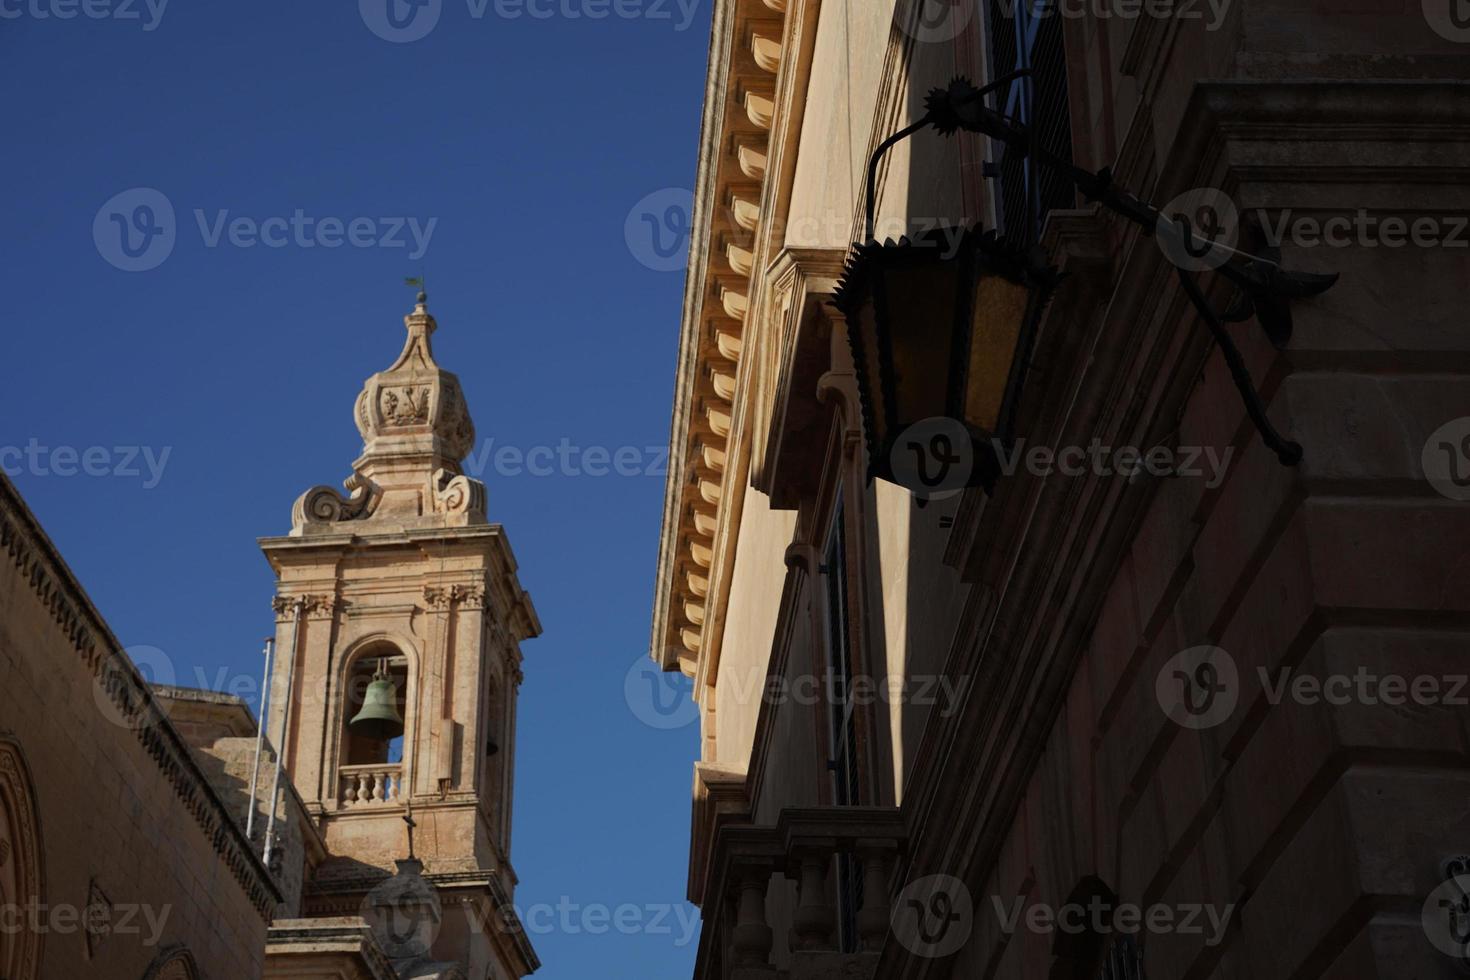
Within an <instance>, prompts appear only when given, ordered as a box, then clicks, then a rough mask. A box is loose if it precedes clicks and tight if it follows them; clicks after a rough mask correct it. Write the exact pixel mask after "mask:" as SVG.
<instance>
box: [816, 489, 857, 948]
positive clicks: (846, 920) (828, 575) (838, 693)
mask: <svg viewBox="0 0 1470 980" xmlns="http://www.w3.org/2000/svg"><path fill="white" fill-rule="evenodd" d="M846 532H847V527H846V513H845V511H844V508H843V506H842V503H841V501H839V502H838V504H837V507H836V510H835V513H834V514H833V517H832V530H831V532H830V533H829V535H828V538H827V547H826V549H825V551H824V553H823V556H822V571H823V578H824V581H825V583H826V590H827V705H828V713H827V717H828V739H829V742H830V744H831V746H832V758H831V760H830V761H829V762H828V768H829V769H830V770H831V773H832V802H833V803H834V804H836V805H837V806H855V805H857V804H858V803H860V802H861V799H860V793H859V776H858V758H857V744H856V743H857V715H856V712H855V710H854V707H855V706H854V704H853V697H852V687H853V684H852V677H853V673H852V642H851V633H850V630H849V622H850V620H849V612H850V610H849V608H848V601H847V586H848V582H847V540H846ZM861 880H862V875H861V869H860V868H859V866H858V862H857V859H856V858H855V857H854V856H853V855H851V854H848V853H845V852H844V853H842V854H839V855H838V857H837V912H838V915H837V933H838V943H839V946H840V948H841V949H842V951H843V952H855V951H856V950H857V945H858V936H857V913H858V909H859V908H860V907H861Z"/></svg>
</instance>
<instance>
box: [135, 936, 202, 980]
mask: <svg viewBox="0 0 1470 980" xmlns="http://www.w3.org/2000/svg"><path fill="white" fill-rule="evenodd" d="M198 978H199V967H198V965H197V964H195V962H194V954H192V953H190V952H189V951H188V950H187V949H185V948H184V947H183V946H177V945H176V946H170V947H168V948H167V949H165V950H164V951H163V952H161V953H159V954H158V956H156V957H155V958H154V960H153V962H152V963H151V964H149V967H148V971H147V972H146V973H144V974H143V980H198Z"/></svg>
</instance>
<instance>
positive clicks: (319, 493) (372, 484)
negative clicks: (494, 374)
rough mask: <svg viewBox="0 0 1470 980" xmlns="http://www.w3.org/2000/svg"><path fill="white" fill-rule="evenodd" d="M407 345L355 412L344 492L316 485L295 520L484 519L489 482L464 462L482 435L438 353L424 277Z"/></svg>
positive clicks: (408, 323) (299, 524)
mask: <svg viewBox="0 0 1470 980" xmlns="http://www.w3.org/2000/svg"><path fill="white" fill-rule="evenodd" d="M410 281H411V282H414V283H415V284H416V285H418V286H419V293H418V298H417V302H416V303H415V305H414V308H413V311H412V312H411V313H409V314H408V315H407V316H405V317H404V318H403V325H404V327H406V328H407V330H408V337H407V338H406V339H405V341H404V345H403V351H402V352H401V353H400V354H399V355H398V359H397V360H396V361H394V362H393V364H392V365H391V366H390V367H389V368H388V369H387V370H384V371H379V372H378V373H377V374H374V375H373V376H372V377H370V378H368V379H367V382H366V383H365V384H364V385H363V389H362V392H361V394H359V395H358V396H357V404H356V407H355V409H354V411H353V416H354V420H355V421H356V422H357V429H358V431H359V432H360V433H362V442H363V446H362V455H361V456H359V457H358V458H357V460H356V461H355V462H354V463H353V464H352V476H350V477H349V478H348V480H347V483H346V487H347V489H348V490H349V491H351V493H352V495H351V497H343V496H342V495H341V494H340V493H338V492H337V491H336V490H334V489H332V488H330V487H314V488H312V490H310V491H308V492H307V493H306V494H304V495H303V496H302V498H301V499H299V500H298V501H297V505H296V507H295V508H294V510H293V522H292V523H293V525H294V526H295V527H296V528H298V529H299V528H303V527H305V526H306V525H308V524H328V525H330V524H334V523H337V522H339V521H342V520H363V519H368V518H370V517H372V516H374V515H375V514H376V515H378V516H380V517H388V518H391V519H392V520H394V521H398V522H403V521H415V520H428V521H440V522H442V521H444V520H451V521H454V522H457V523H463V522H471V523H473V522H475V521H483V520H484V499H485V487H484V484H482V483H480V482H479V481H478V480H473V479H471V478H469V477H467V476H465V475H464V473H463V470H462V467H461V465H460V464H461V462H462V461H463V460H464V458H465V457H466V456H468V455H469V453H470V450H471V449H472V448H473V446H474V442H475V425H474V422H473V421H471V419H470V412H469V407H468V406H467V405H466V404H465V399H464V393H463V391H462V390H461V388H460V385H459V379H458V378H457V377H455V376H454V375H453V374H452V373H450V372H448V371H446V370H444V369H443V368H441V367H440V366H439V364H438V363H437V362H436V361H435V360H434V349H433V345H432V343H431V340H430V338H431V337H432V336H433V334H434V331H435V330H437V329H438V324H437V323H436V322H435V320H434V317H433V316H432V315H430V313H429V309H428V299H429V297H428V294H427V292H426V291H425V290H424V288H423V285H422V283H421V282H419V281H417V280H410Z"/></svg>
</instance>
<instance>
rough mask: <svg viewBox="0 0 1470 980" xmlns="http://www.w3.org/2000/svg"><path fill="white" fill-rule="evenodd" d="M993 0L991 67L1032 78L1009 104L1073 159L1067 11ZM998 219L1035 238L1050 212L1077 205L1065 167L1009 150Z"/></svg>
mask: <svg viewBox="0 0 1470 980" xmlns="http://www.w3.org/2000/svg"><path fill="white" fill-rule="evenodd" d="M985 2H988V3H989V8H990V9H989V14H990V16H989V19H988V26H989V29H990V65H991V71H990V74H991V76H992V77H993V78H999V77H1001V76H1003V75H1006V74H1009V73H1010V72H1013V71H1017V70H1019V69H1023V68H1024V69H1028V70H1029V71H1030V72H1031V74H1030V76H1029V77H1027V78H1024V79H1022V80H1021V81H1018V82H1017V83H1015V84H1013V85H1011V86H1010V87H1009V89H1008V95H1007V96H1006V103H1005V105H1004V106H1002V107H1001V108H1002V110H1003V111H1004V112H1005V114H1006V115H1008V116H1010V117H1011V118H1012V119H1015V120H1016V121H1018V122H1021V123H1023V124H1025V125H1026V126H1027V127H1028V128H1030V130H1031V131H1032V133H1033V134H1034V135H1035V138H1036V141H1037V142H1038V143H1039V144H1040V145H1041V146H1043V147H1045V148H1046V149H1047V150H1049V151H1050V152H1052V153H1055V154H1056V155H1057V156H1059V157H1061V158H1062V159H1064V160H1069V161H1070V160H1071V159H1072V122H1071V118H1072V117H1071V110H1070V108H1069V103H1068V100H1067V63H1066V54H1065V52H1064V51H1063V47H1062V18H1061V16H1059V15H1058V13H1057V11H1056V10H1055V9H1054V6H1053V0H985ZM998 179H999V186H998V187H997V188H996V191H997V193H996V203H997V209H998V211H999V213H998V214H997V215H996V221H997V223H998V224H999V225H1000V227H1001V229H1002V231H1004V233H1005V235H1006V237H1007V238H1010V239H1011V240H1013V241H1015V242H1018V243H1022V244H1029V243H1031V242H1034V241H1035V240H1036V239H1037V238H1038V237H1039V236H1040V234H1041V227H1042V225H1043V224H1045V222H1046V215H1047V212H1049V211H1051V210H1052V209H1053V208H1070V207H1073V206H1074V205H1075V204H1076V194H1075V191H1074V190H1073V188H1072V185H1071V183H1070V182H1069V181H1068V180H1067V179H1066V177H1064V176H1063V175H1062V174H1060V173H1057V172H1056V171H1054V170H1050V169H1048V168H1044V167H1038V166H1036V164H1035V163H1034V162H1033V161H1032V160H1030V159H1028V158H1025V157H1021V156H1019V155H1018V154H1016V153H1014V152H1013V151H1011V150H1006V151H1005V152H1004V153H1003V154H1002V156H1001V160H1000V173H999V178H998Z"/></svg>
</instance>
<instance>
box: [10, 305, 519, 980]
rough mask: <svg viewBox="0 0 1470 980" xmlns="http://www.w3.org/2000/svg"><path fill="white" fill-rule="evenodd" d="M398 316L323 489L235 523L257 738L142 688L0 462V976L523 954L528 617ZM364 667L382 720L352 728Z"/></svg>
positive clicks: (212, 712)
mask: <svg viewBox="0 0 1470 980" xmlns="http://www.w3.org/2000/svg"><path fill="white" fill-rule="evenodd" d="M405 325H406V327H407V334H408V336H407V338H406V340H405V343H404V347H403V351H402V353H401V354H400V355H399V358H398V360H397V361H395V362H394V363H393V364H392V366H390V367H389V368H388V369H387V370H385V371H382V372H379V373H378V374H376V375H374V376H373V377H372V378H370V379H368V382H367V384H366V386H365V388H364V390H363V393H362V395H361V397H360V398H359V399H358V402H357V405H356V408H355V410H354V416H355V418H356V421H357V423H358V427H359V429H360V431H361V433H362V436H363V441H364V448H363V454H362V456H361V457H360V458H359V459H358V460H357V461H356V462H355V463H354V464H353V468H352V473H351V476H350V477H349V478H348V480H347V481H346V489H347V491H348V492H347V493H346V494H342V493H339V492H338V491H336V490H334V489H332V488H330V487H325V486H318V487H315V488H313V489H311V490H308V491H307V492H306V493H305V494H303V495H302V496H301V498H300V499H299V500H298V501H297V503H296V506H295V507H294V509H293V511H292V515H291V527H290V531H289V533H287V534H284V535H282V536H279V537H270V538H264V539H262V540H261V542H260V543H261V547H262V548H263V550H264V551H265V555H266V558H267V559H268V560H269V561H270V563H271V566H272V568H273V569H274V570H275V572H276V575H277V579H278V589H277V595H276V597H275V600H274V604H273V605H274V610H275V615H274V619H275V623H276V631H275V638H274V650H275V658H274V664H275V666H274V670H273V672H272V675H271V684H270V688H271V691H270V695H271V696H270V710H269V712H268V716H267V719H266V741H265V749H264V753H263V755H262V756H260V757H259V761H257V729H256V722H255V719H254V717H253V716H252V714H251V712H250V710H249V709H248V708H247V706H246V705H245V704H244V703H243V702H242V701H240V699H238V698H236V697H233V696H231V695H225V694H218V693H214V692H208V691H197V690H191V689H185V688H178V687H171V686H169V687H165V686H153V685H150V684H149V683H147V681H146V680H145V679H144V676H143V674H142V673H140V672H139V670H138V669H137V667H136V666H135V665H134V663H133V662H132V661H131V660H130V658H129V657H128V655H127V653H126V652H124V651H123V649H122V648H121V646H120V645H119V644H118V642H117V640H116V639H115V638H114V637H113V635H112V634H111V632H110V631H109V630H108V627H107V625H106V623H105V622H103V620H102V619H101V617H100V616H99V615H98V614H97V612H96V610H95V609H93V607H92V606H91V604H90V602H89V601H88V600H87V597H86V594H85V593H84V592H83V590H82V587H81V585H80V584H79V583H78V582H77V581H76V580H75V579H74V578H73V577H72V576H71V573H70V572H69V571H68V570H67V568H66V565H65V563H64V562H63V561H62V559H61V557H60V556H59V555H58V554H57V553H56V550H55V549H54V547H53V546H52V545H51V543H50V541H49V540H48V539H47V538H46V535H45V532H44V531H43V530H42V529H41V527H40V525H39V524H38V523H37V522H36V520H35V518H34V516H33V515H32V514H31V512H30V511H29V509H28V508H27V507H26V505H25V503H24V502H23V501H22V500H21V498H20V496H19V494H18V493H17V492H16V491H15V488H14V487H13V485H12V484H11V483H10V482H9V481H8V480H7V479H5V478H4V477H3V476H0V678H3V683H0V978H3V980H73V978H76V977H83V976H85V977H94V978H98V980H224V978H229V980H251V978H258V977H270V978H275V980H328V978H330V980H391V978H396V977H414V978H422V980H432V978H438V980H515V978H518V977H521V976H524V975H526V974H528V973H530V972H532V971H534V970H535V969H536V968H537V966H538V965H539V962H538V960H537V958H536V954H535V952H534V950H533V949H532V948H531V945H530V943H529V941H528V939H527V938H526V935H525V930H524V929H523V928H522V927H521V925H520V923H519V921H518V920H517V917H516V912H515V910H514V908H513V906H512V901H513V897H514V889H515V884H516V876H515V872H514V870H512V867H511V864H510V841H511V813H512V805H511V803H512V797H513V778H514V773H513V759H514V757H515V707H516V700H517V693H518V690H519V685H520V682H521V679H522V675H521V670H520V664H521V652H520V643H521V641H523V640H526V639H530V638H532V637H534V636H536V635H537V634H539V633H540V630H541V627H540V622H539V621H538V619H537V617H536V613H535V610H534V608H533V607H532V605H531V601H530V598H529V597H528V596H527V594H526V593H525V591H524V590H523V589H522V588H521V586H520V583H519V580H518V579H517V576H516V563H515V559H514V557H513V555H512V553H511V550H510V545H509V544H508V542H507V540H506V535H505V531H504V529H503V528H502V527H501V526H500V525H498V524H493V523H490V522H489V521H488V519H487V518H486V514H485V487H484V486H483V484H480V483H479V482H478V481H475V480H473V479H471V478H469V477H468V476H466V475H464V474H463V472H462V471H461V467H460V463H461V460H462V459H463V458H464V456H465V454H466V453H467V452H468V450H469V448H470V446H471V443H472V441H473V438H474V427H473V424H472V422H471V420H470V416H469V411H468V408H467V406H466V405H465V402H464V396H463V394H462V392H461V390H460V387H459V382H458V380H457V379H456V378H455V376H454V375H452V374H450V373H448V372H446V371H444V370H442V369H441V368H439V366H438V365H437V364H436V363H435V361H434V356H433V352H432V347H431V336H432V334H433V332H434V330H435V329H436V324H435V321H434V318H433V317H432V316H430V315H429V313H428V310H427V307H426V298H425V297H424V296H423V295H422V294H421V295H420V297H419V302H418V304H417V306H416V307H415V308H414V310H413V312H412V313H410V314H409V315H408V316H407V317H405ZM385 353H386V352H385ZM345 409H346V406H344V414H345ZM283 511H284V508H283ZM283 516H284V514H283ZM155 666H156V665H155ZM380 672H381V675H382V676H383V677H384V678H386V679H387V680H389V681H390V682H391V684H392V692H393V694H394V696H395V699H394V700H393V701H392V702H391V703H390V701H389V700H388V699H387V698H386V697H385V698H380V701H379V704H378V706H377V707H378V710H379V711H386V712H388V713H389V714H391V715H392V716H394V717H396V718H399V719H401V720H402V722H403V726H402V736H401V737H396V738H395V737H392V736H391V735H390V734H388V733H386V732H382V733H377V734H372V735H368V734H365V733H364V729H362V728H361V727H359V726H354V725H352V724H351V722H352V720H353V719H354V718H355V717H356V716H357V715H358V713H359V712H361V711H362V710H363V708H364V702H365V699H366V698H367V692H368V689H369V688H368V685H369V684H370V683H371V681H372V679H373V677H374V675H377V674H379V673H380ZM277 746H279V747H280V751H281V760H280V761H281V762H282V763H283V764H282V766H281V775H280V777H279V778H277V776H276V770H277V765H276V763H277V758H276V751H275V747H277ZM272 800H274V801H275V803H274V805H272V802H271V801H272ZM252 801H253V802H254V806H253V810H254V812H253V813H252V812H251V811H252Z"/></svg>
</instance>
